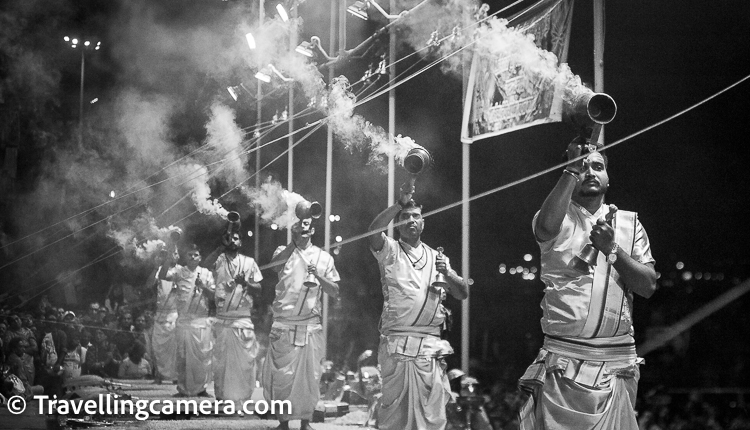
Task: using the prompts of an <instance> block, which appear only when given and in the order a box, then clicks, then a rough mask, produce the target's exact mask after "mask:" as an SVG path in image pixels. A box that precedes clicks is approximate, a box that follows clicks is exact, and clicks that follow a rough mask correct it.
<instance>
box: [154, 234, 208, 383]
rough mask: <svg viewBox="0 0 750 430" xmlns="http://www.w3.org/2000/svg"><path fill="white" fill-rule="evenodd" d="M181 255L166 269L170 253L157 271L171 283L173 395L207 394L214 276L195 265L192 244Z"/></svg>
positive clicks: (195, 250) (196, 253)
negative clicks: (174, 314)
mask: <svg viewBox="0 0 750 430" xmlns="http://www.w3.org/2000/svg"><path fill="white" fill-rule="evenodd" d="M184 258H185V260H186V262H185V265H184V266H182V265H180V264H177V265H175V266H173V267H171V268H169V269H168V267H170V266H171V265H172V264H173V258H172V256H171V255H170V256H169V257H168V259H167V264H165V265H164V266H163V267H162V269H161V271H160V272H159V279H164V280H167V281H172V282H173V283H174V284H175V289H174V291H173V293H172V294H174V300H175V306H176V308H177V312H178V317H177V328H176V346H177V353H176V359H175V368H176V370H177V396H201V397H209V394H208V393H207V392H206V388H207V387H208V384H209V383H210V382H211V358H212V353H211V349H212V347H213V340H212V335H211V320H210V319H209V308H210V307H211V306H212V303H213V300H214V290H215V286H214V277H213V274H212V273H211V271H210V270H208V269H206V268H205V267H200V266H199V264H200V262H201V254H200V251H199V250H198V247H197V246H196V245H194V244H192V245H190V246H188V247H187V249H186V252H185V255H184Z"/></svg>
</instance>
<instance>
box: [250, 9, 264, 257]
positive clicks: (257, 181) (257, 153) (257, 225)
mask: <svg viewBox="0 0 750 430" xmlns="http://www.w3.org/2000/svg"><path fill="white" fill-rule="evenodd" d="M264 2H265V0H260V1H259V6H258V25H259V26H260V25H263V15H264V10H263V8H264V7H265V5H264ZM262 84H263V83H262V82H261V81H260V80H258V94H257V97H256V99H257V107H256V110H257V114H258V116H257V121H256V124H255V126H256V127H257V128H256V131H258V132H260V124H261V122H262V121H263V117H262V116H261V108H262V106H263V103H262V102H261V98H263V87H262ZM255 145H256V149H255V187H256V188H260V137H258V138H257V139H256V142H255ZM253 237H254V238H255V254H254V255H255V261H259V260H258V258H259V257H260V216H259V214H258V206H257V205H256V206H255V234H254V235H253Z"/></svg>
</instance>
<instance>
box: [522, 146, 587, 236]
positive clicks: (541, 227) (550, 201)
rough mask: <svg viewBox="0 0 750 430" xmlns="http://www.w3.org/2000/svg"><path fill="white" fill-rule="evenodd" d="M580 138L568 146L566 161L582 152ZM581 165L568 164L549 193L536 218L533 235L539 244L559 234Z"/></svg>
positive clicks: (576, 163) (578, 178) (578, 177)
mask: <svg viewBox="0 0 750 430" xmlns="http://www.w3.org/2000/svg"><path fill="white" fill-rule="evenodd" d="M581 145H582V140H581V138H576V139H574V140H573V141H572V142H570V144H569V145H568V151H567V153H568V160H572V159H575V158H576V157H578V156H580V155H581V150H582V146H581ZM580 172H581V163H580V162H575V163H570V164H568V165H567V166H566V167H565V171H564V172H563V174H562V176H561V177H560V179H559V180H558V181H557V184H556V185H555V187H554V188H553V189H552V191H551V192H550V193H549V195H548V196H547V198H546V199H544V203H543V204H542V209H541V210H540V211H539V216H538V217H537V218H536V225H535V226H534V233H535V234H536V239H537V240H538V241H540V242H546V241H548V240H550V239H552V238H554V237H555V236H557V234H558V233H559V232H560V226H561V225H562V222H563V219H564V218H565V212H566V211H567V209H568V205H570V199H571V196H572V194H573V189H575V186H576V183H577V182H578V181H579V180H580Z"/></svg>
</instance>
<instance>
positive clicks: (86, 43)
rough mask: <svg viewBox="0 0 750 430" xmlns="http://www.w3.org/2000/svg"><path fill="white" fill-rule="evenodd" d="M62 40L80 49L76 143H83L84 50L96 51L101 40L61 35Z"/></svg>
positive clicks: (99, 46)
mask: <svg viewBox="0 0 750 430" xmlns="http://www.w3.org/2000/svg"><path fill="white" fill-rule="evenodd" d="M63 40H64V41H65V42H66V43H68V44H70V47H71V48H73V49H78V50H80V51H81V91H80V95H79V99H78V145H79V146H82V145H83V84H84V78H85V76H86V50H87V49H93V50H95V51H98V50H99V48H101V46H102V42H101V41H97V42H96V44H94V42H92V41H90V40H79V39H78V38H76V37H74V38H70V37H68V36H65V37H63Z"/></svg>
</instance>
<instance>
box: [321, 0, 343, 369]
mask: <svg viewBox="0 0 750 430" xmlns="http://www.w3.org/2000/svg"><path fill="white" fill-rule="evenodd" d="M337 3H338V2H337V0H331V31H330V40H329V43H328V52H330V53H333V52H335V49H336V25H335V24H336V5H337ZM342 5H343V7H344V13H346V3H343V2H342ZM343 18H344V19H346V16H343ZM339 25H341V24H339ZM343 46H344V45H341V47H342V48H341V49H342V50H343ZM334 73H335V71H334V68H333V66H331V67H330V68H329V69H328V82H329V85H330V83H331V82H332V81H333V77H334ZM332 166H333V131H332V130H331V127H330V126H329V127H328V136H327V140H326V205H325V215H324V216H325V220H324V221H323V222H324V223H325V239H324V241H325V242H324V246H325V250H326V252H329V251H330V250H331V246H330V243H331V221H330V220H329V219H328V217H329V215H331V194H332V193H331V187H332V185H333V177H332V174H331V173H332V172H331V170H332ZM323 357H328V294H323Z"/></svg>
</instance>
